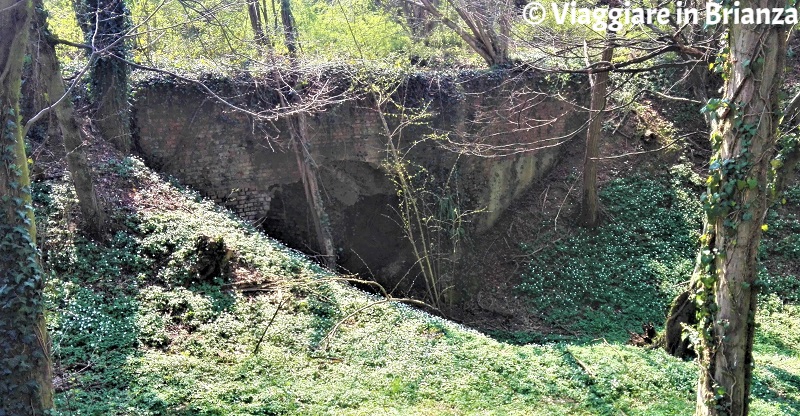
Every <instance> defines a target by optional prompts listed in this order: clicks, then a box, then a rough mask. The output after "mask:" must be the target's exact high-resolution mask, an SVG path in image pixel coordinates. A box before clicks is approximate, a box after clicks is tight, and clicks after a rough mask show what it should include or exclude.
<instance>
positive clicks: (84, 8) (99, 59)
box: [75, 0, 132, 153]
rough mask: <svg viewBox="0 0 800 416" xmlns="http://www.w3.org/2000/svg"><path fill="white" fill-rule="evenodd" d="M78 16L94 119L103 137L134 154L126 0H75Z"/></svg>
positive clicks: (128, 20) (128, 27) (128, 17)
mask: <svg viewBox="0 0 800 416" xmlns="http://www.w3.org/2000/svg"><path fill="white" fill-rule="evenodd" d="M75 13H76V15H77V18H78V23H80V26H81V30H83V35H84V37H85V38H86V43H87V44H89V45H92V52H91V56H90V58H89V59H90V63H91V65H92V67H91V79H92V90H91V92H92V97H93V99H94V105H95V107H96V108H95V114H94V117H92V119H93V120H94V122H95V124H96V125H97V127H98V129H99V130H100V134H102V135H103V138H105V139H106V140H108V141H109V142H111V143H112V144H114V146H115V147H116V148H117V149H119V150H121V151H122V152H125V153H128V152H130V151H131V148H132V143H131V124H130V103H129V102H128V73H129V68H128V65H127V64H126V63H125V61H123V60H122V59H127V57H128V48H127V44H126V41H125V38H124V36H125V34H126V33H127V31H128V30H129V29H130V16H129V11H128V8H127V7H125V2H124V0H76V1H75Z"/></svg>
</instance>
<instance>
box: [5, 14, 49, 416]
mask: <svg viewBox="0 0 800 416" xmlns="http://www.w3.org/2000/svg"><path fill="white" fill-rule="evenodd" d="M31 14H32V3H30V2H28V1H24V0H0V414H7V415H42V414H44V413H45V411H46V410H47V409H50V408H52V406H53V386H52V370H51V365H50V357H49V344H50V341H49V338H48V337H47V330H46V326H45V321H44V304H43V300H42V290H43V287H44V276H43V274H42V270H41V267H40V265H39V259H38V252H37V249H36V225H35V223H34V216H33V207H32V205H31V188H30V176H29V173H28V158H27V155H26V154H25V143H24V140H23V137H22V127H21V117H20V111H19V100H20V86H21V82H22V66H23V62H24V59H25V48H26V46H27V45H26V43H27V41H28V32H29V31H28V25H29V23H30V18H31Z"/></svg>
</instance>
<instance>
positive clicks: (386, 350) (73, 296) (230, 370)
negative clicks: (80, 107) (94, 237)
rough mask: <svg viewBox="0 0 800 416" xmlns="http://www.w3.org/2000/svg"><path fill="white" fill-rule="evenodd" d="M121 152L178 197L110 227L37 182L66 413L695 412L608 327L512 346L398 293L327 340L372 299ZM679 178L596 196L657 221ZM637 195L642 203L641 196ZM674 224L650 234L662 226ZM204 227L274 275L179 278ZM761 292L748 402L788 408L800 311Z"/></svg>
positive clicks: (676, 366)
mask: <svg viewBox="0 0 800 416" xmlns="http://www.w3.org/2000/svg"><path fill="white" fill-rule="evenodd" d="M119 163H124V164H126V165H128V166H129V167H130V170H129V171H126V174H125V178H127V180H131V181H139V182H136V183H137V189H138V190H137V192H146V195H145V196H146V197H148V198H151V199H152V198H156V197H158V198H164V197H165V196H166V195H171V196H170V197H169V200H170V201H171V204H174V205H176V206H177V208H175V209H172V210H168V209H165V210H162V211H149V210H148V211H135V210H134V211H132V214H131V215H130V216H129V217H128V218H127V219H126V221H127V223H128V224H129V226H130V228H129V229H128V231H126V232H121V233H118V234H117V235H116V236H115V238H114V239H113V240H112V241H110V242H108V243H107V244H100V243H93V242H89V241H86V240H84V239H81V238H78V237H76V236H75V235H74V234H73V233H72V232H70V231H69V229H68V228H66V227H64V226H63V224H64V223H63V221H64V216H65V215H66V214H67V213H68V212H69V210H70V209H72V208H71V207H72V206H73V204H74V201H71V198H72V196H71V195H70V192H69V190H68V189H69V188H68V187H67V186H66V185H64V184H63V183H55V184H52V185H50V186H38V187H37V192H36V196H37V203H38V204H40V208H41V209H39V215H40V216H42V218H43V223H44V224H45V225H46V229H45V231H46V232H45V233H44V235H45V236H46V237H45V238H46V239H47V241H46V242H45V247H47V248H48V249H47V258H48V262H47V264H46V267H47V269H48V271H49V273H50V276H51V278H50V281H49V284H48V288H47V300H48V309H49V310H50V313H49V316H50V320H49V325H50V327H51V331H52V333H53V341H54V352H55V358H54V363H55V366H56V369H57V376H58V377H57V380H58V383H59V384H58V385H59V386H60V389H61V390H62V391H61V393H59V394H58V395H57V404H58V410H57V414H63V415H95V414H98V415H99V414H103V415H104V414H114V415H137V416H138V415H153V416H155V415H164V414H168V415H254V414H286V415H293V414H294V415H306V414H320V415H325V414H330V415H343V414H344V415H347V414H352V415H356V414H361V415H367V414H492V413H494V414H520V415H523V414H524V415H537V414H541V415H551V414H620V413H625V414H629V415H679V414H687V413H689V412H691V409H692V407H693V397H694V392H693V388H694V379H695V378H696V369H695V367H694V366H693V365H692V363H689V362H684V361H681V360H678V359H675V358H673V357H670V356H668V355H667V354H665V353H664V352H662V351H660V350H643V349H638V348H633V347H626V346H620V345H617V344H607V343H605V342H600V341H598V342H592V343H586V344H585V345H569V344H566V343H560V344H557V345H554V344H546V345H525V346H515V345H510V344H507V343H500V342H497V341H495V340H493V339H490V338H488V337H486V336H484V335H481V334H478V333H476V332H475V331H472V330H469V329H467V328H464V327H461V326H459V325H456V324H454V323H452V322H448V321H445V320H442V319H439V318H435V317H431V316H430V315H427V314H425V313H422V312H419V311H417V310H413V309H411V308H408V307H405V306H402V305H392V304H381V305H376V306H373V307H371V308H367V309H365V310H364V311H362V312H361V313H359V314H357V315H356V316H355V317H353V318H350V319H348V320H346V321H344V322H343V323H342V325H341V326H340V327H339V330H338V331H337V333H336V335H335V336H334V337H332V338H330V339H329V343H328V344H327V348H324V347H325V346H324V345H320V342H319V341H320V340H321V337H322V336H324V335H325V334H326V333H327V331H328V330H329V329H330V328H331V326H332V325H333V324H335V323H337V322H338V321H339V319H341V318H342V317H344V316H346V315H348V314H350V313H351V312H353V311H355V310H357V309H359V308H362V307H363V306H365V305H367V304H369V303H371V302H374V301H375V300H376V298H375V297H374V296H371V295H367V294H365V293H363V292H360V291H358V290H355V289H352V288H350V287H347V286H345V285H342V284H340V283H338V282H334V281H328V280H326V278H327V277H328V276H327V275H326V274H324V273H323V272H322V271H321V270H320V269H319V267H318V266H315V265H313V264H311V263H310V262H309V261H308V260H307V259H305V258H304V257H302V256H300V255H298V254H297V253H296V252H293V251H290V250H287V249H285V248H283V247H281V246H279V245H278V244H276V243H275V242H274V241H272V240H270V239H268V238H266V237H265V236H263V235H261V234H260V233H258V232H256V231H255V230H254V229H253V228H252V227H250V226H248V225H246V224H243V223H242V222H241V221H238V220H235V219H233V218H232V217H231V215H230V214H229V213H226V212H224V211H220V210H218V209H217V208H215V207H214V205H213V204H211V203H209V202H205V201H203V200H202V199H201V198H199V197H198V196H197V194H193V193H188V192H184V194H182V195H180V194H178V193H177V191H176V190H175V189H174V188H172V187H171V186H169V185H166V184H164V183H163V182H161V181H160V179H158V177H157V176H156V175H154V174H152V173H151V172H149V171H148V170H147V169H145V168H144V167H143V166H142V164H141V162H140V161H138V160H136V159H130V160H127V161H123V162H119ZM117 173H118V172H116V171H115V170H114V169H111V170H108V171H106V174H111V175H115V174H117ZM143 183H146V184H147V186H146V187H145V186H141V185H142V184H143ZM684 193H685V192H684V191H680V190H679V189H678V188H677V187H676V186H675V185H674V184H673V185H669V184H666V183H662V182H658V181H652V180H643V179H631V180H629V181H627V182H625V181H621V182H617V183H615V184H614V185H613V186H611V187H610V188H609V190H608V191H607V192H606V193H604V198H605V200H606V203H607V205H609V206H610V207H611V208H610V210H611V211H610V212H612V213H613V214H614V215H615V216H616V218H617V221H620V218H621V215H622V214H623V213H625V212H627V213H629V215H631V216H639V217H640V218H642V220H643V221H644V222H646V223H647V224H650V225H649V226H648V228H647V229H650V227H651V226H654V225H653V222H654V221H655V219H653V218H650V217H649V216H647V215H645V213H646V211H648V210H652V209H655V208H656V207H658V208H659V209H662V210H661V211H659V212H661V213H663V210H666V209H670V210H674V211H677V212H679V213H681V216H683V217H685V218H683V220H682V221H684V223H688V222H690V221H691V220H693V219H694V218H695V217H696V211H697V204H696V203H695V204H694V205H691V204H688V203H687V202H686V201H690V200H694V199H693V198H691V196H690V195H689V194H688V193H686V194H685V195H684ZM684 198H686V199H684ZM629 200H630V201H629ZM641 200H644V201H650V202H642V201H641ZM626 201H627V202H626ZM635 201H639V202H640V203H643V204H644V205H643V206H639V208H636V206H637V204H635V203H634V202H635ZM668 202H669V203H671V204H672V205H671V206H667V205H668ZM687 204H688V205H687ZM168 205H169V204H167V205H165V206H168ZM615 207H616V208H615ZM687 207H688V208H687ZM675 215H678V214H675ZM117 217H121V216H120V215H117ZM648 218H650V219H648ZM670 218H675V217H670ZM634 220H635V218H634V219H631V220H629V221H631V222H632V221H634ZM658 224H660V223H658ZM662 225H663V224H662ZM687 229H688V228H687ZM672 231H674V230H664V231H662V232H661V234H656V233H655V231H649V232H648V233H646V234H645V233H643V234H642V235H643V236H650V237H651V239H652V240H657V237H659V236H661V235H664V234H666V233H669V232H672ZM200 236H219V237H221V239H222V240H223V241H224V242H225V245H226V246H227V247H228V248H230V249H231V250H233V251H234V252H235V253H236V255H235V258H236V262H237V265H238V266H241V267H246V268H247V269H248V270H249V273H258V274H259V275H262V276H270V280H269V285H268V287H271V288H272V289H271V291H265V292H259V293H255V294H253V293H240V292H236V291H232V290H230V289H229V287H228V286H226V283H224V282H223V281H216V280H215V279H210V280H211V281H207V282H202V283H200V282H194V283H193V282H192V281H191V280H188V281H181V282H180V284H179V283H178V282H177V281H173V280H170V279H171V276H178V275H184V276H191V272H190V271H191V269H192V265H191V264H190V262H189V263H184V262H183V261H184V260H186V259H190V260H191V259H192V258H193V256H195V255H194V254H191V253H192V250H193V248H194V247H195V242H196V241H197V238H198V237H200ZM586 238H588V237H586ZM632 238H639V239H640V240H641V239H642V238H643V237H632ZM639 242H640V243H642V244H644V243H645V242H644V240H642V241H639ZM647 247H649V248H651V249H652V248H653V247H661V245H660V244H659V243H657V242H652V243H648V245H647ZM666 252H672V251H670V250H666ZM613 255H615V256H623V255H626V252H620V253H616V254H613ZM642 258H644V257H642ZM656 258H657V256H653V259H656ZM637 270H639V269H637ZM662 273H664V272H663V271H662ZM637 275H640V274H637ZM312 276H313V278H312ZM647 289H649V290H650V291H657V290H658V289H657V285H652V284H651V285H649V286H647ZM642 290H644V289H642ZM767 305H768V306H767V307H766V308H767V310H765V312H764V315H763V316H760V317H759V319H760V322H761V323H762V325H763V328H764V330H763V331H762V332H760V333H759V334H760V335H759V337H760V338H759V341H758V347H757V348H758V350H757V360H758V362H759V364H758V365H759V366H761V364H762V363H764V364H765V365H764V367H763V369H761V368H760V367H757V368H758V370H757V374H756V377H757V378H756V380H757V381H756V388H755V390H754V391H755V394H756V398H755V400H754V402H753V409H754V410H753V414H756V415H774V414H792V411H793V410H794V409H796V408H797V403H798V400H800V399H798V398H797V395H796V387H794V386H795V385H796V384H793V381H794V380H796V379H797V377H798V374H800V363H798V358H797V354H796V351H797V350H798V346H800V341H799V340H798V337H797V334H798V332H797V331H798V325H800V324H798V323H799V322H800V315H798V311H797V307H795V306H791V305H788V306H787V305H783V304H782V302H780V301H771V302H769V303H768V304H767ZM770 305H771V306H770ZM273 316H274V317H275V319H274V320H272V317H273ZM630 321H633V320H632V319H630ZM787 328H788V329H787ZM265 330H266V332H265ZM262 335H264V339H263V343H262V344H261V347H260V349H259V351H258V353H257V354H254V353H253V351H254V346H255V344H256V343H257V342H258V340H259V338H260V337H261V336H262Z"/></svg>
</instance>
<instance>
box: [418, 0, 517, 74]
mask: <svg viewBox="0 0 800 416" xmlns="http://www.w3.org/2000/svg"><path fill="white" fill-rule="evenodd" d="M405 1H406V2H407V3H408V4H410V5H411V6H415V7H419V8H422V9H424V10H425V11H427V12H428V13H430V15H431V16H433V17H434V18H435V19H437V20H439V21H441V22H442V24H444V25H445V26H447V27H449V28H450V29H451V30H453V31H454V32H455V33H457V34H458V36H459V37H461V39H463V40H464V42H466V43H467V45H469V46H470V48H472V50H474V51H475V52H476V53H477V54H478V55H480V56H481V58H483V60H484V61H486V64H487V65H488V66H492V67H493V66H507V65H509V64H510V63H511V62H510V59H509V56H508V49H509V48H508V44H509V35H510V33H511V20H512V19H511V13H513V10H514V2H513V1H511V0H480V1H472V2H467V1H464V0H446V3H447V5H448V6H449V7H451V8H452V9H453V10H454V11H455V13H456V15H457V16H458V18H457V20H454V19H452V18H451V17H450V16H448V14H447V13H446V11H444V10H443V8H442V7H441V5H440V4H439V2H436V1H432V0H419V1H416V0H405Z"/></svg>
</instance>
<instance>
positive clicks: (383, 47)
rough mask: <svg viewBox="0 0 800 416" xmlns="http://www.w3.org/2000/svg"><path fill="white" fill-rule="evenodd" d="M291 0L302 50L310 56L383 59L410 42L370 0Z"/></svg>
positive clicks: (337, 58)
mask: <svg viewBox="0 0 800 416" xmlns="http://www.w3.org/2000/svg"><path fill="white" fill-rule="evenodd" d="M295 4H296V5H297V6H296V10H295V12H294V15H295V18H296V19H297V25H298V30H299V31H300V36H301V41H302V42H303V52H304V53H305V54H307V55H308V56H310V57H315V58H317V59H320V58H321V59H327V60H339V59H343V58H346V59H350V60H353V59H367V60H387V58H390V57H391V56H392V55H398V54H401V53H402V52H403V51H404V50H406V49H407V48H408V47H409V46H410V44H411V39H410V38H409V37H408V35H407V34H406V33H405V32H404V30H403V28H402V27H401V26H400V25H399V24H398V23H397V22H395V21H394V20H392V19H391V18H390V16H388V15H387V14H386V13H385V10H384V9H383V8H382V7H380V6H378V5H376V3H375V2H373V1H367V0H341V1H335V2H296V3H295ZM388 60H391V59H388Z"/></svg>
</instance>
